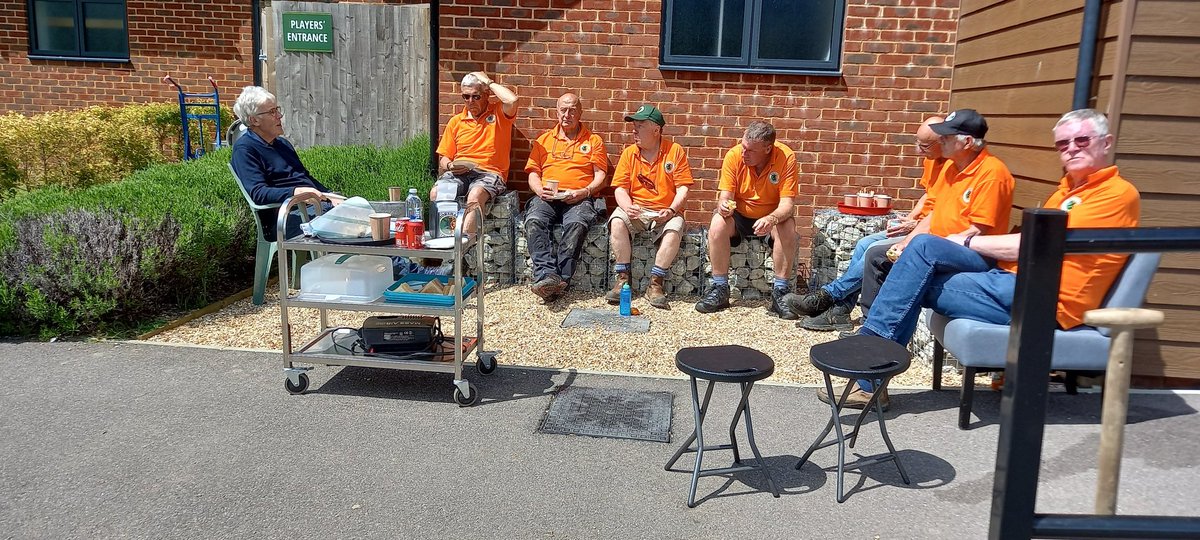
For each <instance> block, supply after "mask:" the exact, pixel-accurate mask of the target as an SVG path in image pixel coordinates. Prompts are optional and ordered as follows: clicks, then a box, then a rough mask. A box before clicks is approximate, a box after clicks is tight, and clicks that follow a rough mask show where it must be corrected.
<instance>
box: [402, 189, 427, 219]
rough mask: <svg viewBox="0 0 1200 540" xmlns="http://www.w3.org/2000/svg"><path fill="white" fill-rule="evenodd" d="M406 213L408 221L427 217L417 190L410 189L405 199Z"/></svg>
mask: <svg viewBox="0 0 1200 540" xmlns="http://www.w3.org/2000/svg"><path fill="white" fill-rule="evenodd" d="M404 213H405V214H406V215H407V217H408V219H421V218H423V217H425V216H424V215H423V214H424V209H422V208H421V197H419V196H417V188H408V197H407V198H406V199H404Z"/></svg>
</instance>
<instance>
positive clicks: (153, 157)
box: [0, 103, 232, 199]
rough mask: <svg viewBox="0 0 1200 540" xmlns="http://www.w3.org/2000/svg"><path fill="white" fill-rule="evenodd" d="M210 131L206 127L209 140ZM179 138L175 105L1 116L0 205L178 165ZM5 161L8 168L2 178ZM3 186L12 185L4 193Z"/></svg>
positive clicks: (180, 129) (180, 130)
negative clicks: (19, 194)
mask: <svg viewBox="0 0 1200 540" xmlns="http://www.w3.org/2000/svg"><path fill="white" fill-rule="evenodd" d="M226 119H230V120H231V119H232V115H231V114H230V113H229V112H228V110H225V109H222V125H223V126H226V125H228V122H227V120H226ZM214 128H215V126H214V125H213V124H212V123H211V122H210V123H209V125H208V127H207V133H208V138H209V139H210V140H211V138H212V129H214ZM182 133H183V126H182V124H181V123H180V116H179V104H178V103H151V104H141V105H127V106H124V107H88V108H86V109H81V110H77V111H54V112H49V113H45V114H39V115H34V116H24V115H21V114H18V113H9V114H6V115H3V116H0V199H3V198H4V197H5V196H6V194H11V193H13V192H15V191H29V190H32V189H36V188H38V187H42V186H63V187H66V188H70V189H79V188H84V187H88V186H92V185H96V184H102V183H108V182H114V181H117V180H120V179H121V178H124V177H125V176H127V175H129V174H130V173H132V172H133V171H136V170H139V169H142V168H145V167H146V166H148V165H150V164H153V163H161V162H164V161H173V160H178V159H180V158H181V157H182V147H181V143H180V141H181V137H182ZM196 135H197V136H198V133H196ZM5 161H7V163H8V164H9V166H11V167H12V171H11V172H10V173H9V174H8V176H7V177H6V176H5V171H4V166H5V165H4V164H5ZM5 182H10V183H11V185H12V189H10V190H7V192H6V190H5V189H4V185H5Z"/></svg>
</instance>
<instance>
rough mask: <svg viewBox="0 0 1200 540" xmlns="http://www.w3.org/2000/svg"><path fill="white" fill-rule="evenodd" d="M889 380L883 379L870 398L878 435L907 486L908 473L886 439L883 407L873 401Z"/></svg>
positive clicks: (876, 401) (894, 449)
mask: <svg viewBox="0 0 1200 540" xmlns="http://www.w3.org/2000/svg"><path fill="white" fill-rule="evenodd" d="M891 380H892V379H891V377H888V378H886V379H884V380H883V385H882V386H880V387H879V390H877V391H876V392H875V395H874V396H871V400H872V401H873V402H874V405H875V415H876V417H878V418H879V434H880V435H882V436H883V442H884V444H886V445H887V448H888V452H890V453H891V454H892V461H895V462H896V469H897V470H899V471H900V479H901V480H904V483H905V484H909V483H911V482H909V481H908V473H906V472H904V465H902V464H901V463H900V456H899V455H898V454H896V447H895V446H892V439H891V437H888V432H887V424H885V423H884V420H883V405H880V404H879V401H878V400H876V399H875V398H876V397H878V396H879V394H881V393H883V391H884V390H887V385H888V382H890V381H891ZM870 406H871V404H867V407H870Z"/></svg>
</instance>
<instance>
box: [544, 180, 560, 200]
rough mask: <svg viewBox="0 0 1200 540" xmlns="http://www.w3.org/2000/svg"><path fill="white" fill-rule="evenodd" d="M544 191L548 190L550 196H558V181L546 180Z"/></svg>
mask: <svg viewBox="0 0 1200 540" xmlns="http://www.w3.org/2000/svg"><path fill="white" fill-rule="evenodd" d="M546 189H548V190H550V196H552V197H553V196H555V195H558V180H546Z"/></svg>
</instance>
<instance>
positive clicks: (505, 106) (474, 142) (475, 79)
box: [429, 71, 518, 234]
mask: <svg viewBox="0 0 1200 540" xmlns="http://www.w3.org/2000/svg"><path fill="white" fill-rule="evenodd" d="M460 89H461V90H462V99H463V102H464V105H465V106H464V107H463V110H462V112H460V113H458V114H456V115H454V116H453V117H452V118H450V121H449V122H447V123H446V130H445V132H443V133H442V140H441V142H440V143H439V144H438V147H437V153H438V172H439V173H441V176H440V177H439V178H438V182H439V183H440V182H451V183H454V184H457V186H458V196H459V197H463V196H466V198H467V206H483V205H484V204H487V202H488V200H490V199H491V198H492V197H495V196H497V195H499V194H501V193H503V192H504V182H505V179H506V178H508V154H509V150H511V148H512V126H513V120H514V119H515V118H516V117H517V99H518V98H517V94H516V93H515V92H513V91H512V90H511V89H509V88H508V87H506V86H501V85H500V84H498V83H497V82H496V81H493V80H492V79H491V78H489V77H488V76H487V74H486V73H484V72H482V71H476V72H474V73H468V74H467V75H466V76H464V77H463V79H462V85H461V86H460ZM493 95H495V96H496V98H497V99H499V101H497V102H494V103H493V102H492V101H491V99H490V98H491V96H493ZM436 192H437V187H436V186H435V187H434V188H432V189H430V190H429V198H430V200H432V199H433V198H434V197H435V194H436ZM475 225H476V224H475V214H474V213H471V212H468V213H467V215H466V218H465V219H464V220H463V230H464V231H466V232H468V233H472V234H473V233H474V232H475Z"/></svg>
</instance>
